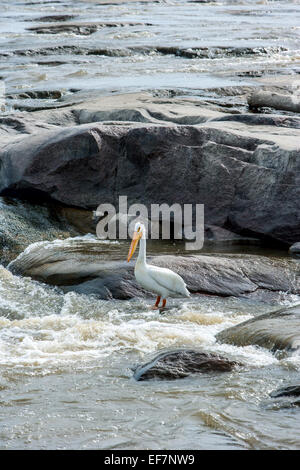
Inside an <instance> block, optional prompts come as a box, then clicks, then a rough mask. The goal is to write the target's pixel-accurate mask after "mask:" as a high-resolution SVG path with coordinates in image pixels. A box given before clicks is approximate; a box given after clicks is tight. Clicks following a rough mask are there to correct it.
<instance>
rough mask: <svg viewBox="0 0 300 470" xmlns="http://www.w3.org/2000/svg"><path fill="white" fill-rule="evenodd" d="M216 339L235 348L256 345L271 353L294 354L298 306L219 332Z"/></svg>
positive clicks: (299, 328) (299, 344) (299, 331)
mask: <svg viewBox="0 0 300 470" xmlns="http://www.w3.org/2000/svg"><path fill="white" fill-rule="evenodd" d="M216 338H217V340H218V341H221V342H225V343H228V344H234V345H236V346H248V345H257V346H262V347H264V348H267V349H270V350H271V351H272V352H276V351H285V352H288V353H294V352H296V351H299V348H300V305H296V306H294V307H288V308H282V309H280V310H275V311H274V312H271V313H267V314H264V315H259V316H258V317H256V318H253V319H251V320H248V321H246V322H243V323H240V324H238V325H236V326H234V327H231V328H228V329H226V330H223V331H221V332H220V333H218V335H217V337H216Z"/></svg>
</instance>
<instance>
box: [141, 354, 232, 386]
mask: <svg viewBox="0 0 300 470" xmlns="http://www.w3.org/2000/svg"><path fill="white" fill-rule="evenodd" d="M237 365H238V364H237V362H234V361H230V360H229V359H227V358H225V357H221V356H219V355H217V354H213V353H205V352H202V351H197V350H193V349H192V350H190V349H182V350H175V351H167V352H162V353H160V354H158V355H157V356H155V358H154V359H152V360H151V361H149V362H147V363H146V364H142V365H139V366H138V367H137V368H136V369H135V370H134V375H133V377H134V378H135V379H136V380H138V381H142V380H151V379H160V380H174V379H181V378H184V377H188V376H189V375H191V374H197V373H204V372H229V371H231V370H232V369H233V368H234V367H235V366H237Z"/></svg>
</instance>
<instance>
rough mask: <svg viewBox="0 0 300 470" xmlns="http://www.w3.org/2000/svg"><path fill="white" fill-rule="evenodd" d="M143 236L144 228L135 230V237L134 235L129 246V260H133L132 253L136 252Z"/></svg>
mask: <svg viewBox="0 0 300 470" xmlns="http://www.w3.org/2000/svg"><path fill="white" fill-rule="evenodd" d="M141 238H142V230H139V231H138V232H134V234H133V237H132V242H131V245H130V248H129V252H128V256H127V262H129V261H130V260H131V258H132V255H133V253H134V252H135V250H136V247H137V244H138V242H139V240H140V239H141Z"/></svg>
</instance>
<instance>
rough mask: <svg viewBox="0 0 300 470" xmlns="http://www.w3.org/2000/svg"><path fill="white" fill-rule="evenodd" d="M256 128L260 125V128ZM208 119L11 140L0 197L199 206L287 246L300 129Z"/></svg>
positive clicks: (215, 221)
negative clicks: (122, 198) (194, 123)
mask: <svg viewBox="0 0 300 470" xmlns="http://www.w3.org/2000/svg"><path fill="white" fill-rule="evenodd" d="M262 128H263V129H262ZM269 129H271V126H254V125H247V124H244V123H241V122H232V121H218V120H215V121H214V120H211V121H209V122H207V123H204V124H199V125H197V126H188V125H180V126H179V125H174V124H170V123H168V125H163V124H159V125H155V124H153V123H144V124H143V123H136V124H133V123H131V124H129V123H124V124H122V125H121V123H119V124H118V125H116V124H110V125H104V124H101V123H92V124H91V123H87V124H82V125H78V126H69V127H64V128H55V129H54V128H53V127H52V128H51V129H49V130H43V132H41V133H34V134H32V135H30V136H28V137H23V138H18V139H16V140H15V141H10V142H9V143H7V145H6V146H4V147H3V148H2V150H1V153H0V162H1V169H0V191H1V194H4V195H17V196H19V197H28V196H35V197H38V198H47V199H49V198H50V199H54V200H56V201H59V202H62V203H64V204H67V205H72V206H76V207H81V208H85V209H95V208H96V207H97V206H98V205H99V204H101V203H113V204H115V205H117V203H118V196H119V195H127V196H128V203H129V204H131V203H135V202H137V201H138V202H140V203H144V204H146V206H147V208H148V209H149V210H150V206H151V204H154V203H158V204H161V203H167V204H169V205H172V204H174V203H180V204H196V203H198V204H204V205H205V222H206V224H208V225H215V226H220V227H225V228H227V229H229V230H233V231H234V232H238V233H240V234H242V235H247V236H249V235H252V236H253V235H255V236H259V237H260V238H264V237H268V238H272V239H275V240H277V241H280V242H284V243H286V244H291V243H294V242H296V241H297V240H299V237H300V171H299V170H300V158H299V141H300V140H299V136H300V130H298V129H292V128H286V127H284V128H280V127H277V128H276V132H274V130H272V132H270V133H269V132H268V130H269Z"/></svg>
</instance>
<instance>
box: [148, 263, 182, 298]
mask: <svg viewBox="0 0 300 470" xmlns="http://www.w3.org/2000/svg"><path fill="white" fill-rule="evenodd" d="M149 275H150V276H151V278H152V279H153V280H154V281H155V282H156V283H157V284H159V285H160V286H162V287H164V288H165V289H167V290H168V291H170V292H172V293H173V294H181V295H184V296H185V297H189V296H190V293H189V291H188V290H187V288H186V285H185V282H184V280H183V279H182V277H180V276H179V274H176V273H174V272H173V271H171V270H170V269H167V268H161V267H158V266H153V265H150V266H149Z"/></svg>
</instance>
